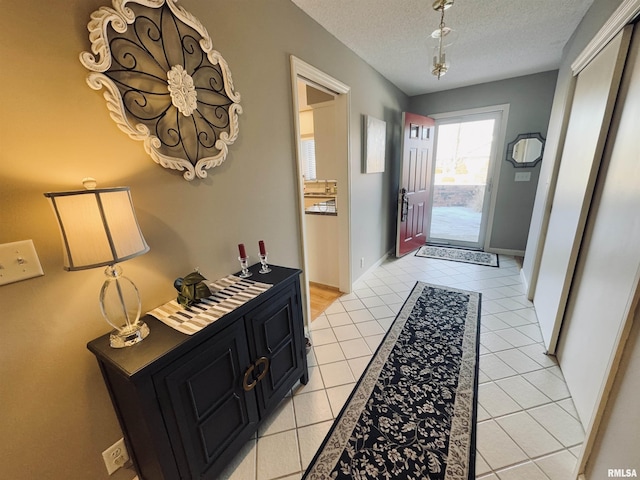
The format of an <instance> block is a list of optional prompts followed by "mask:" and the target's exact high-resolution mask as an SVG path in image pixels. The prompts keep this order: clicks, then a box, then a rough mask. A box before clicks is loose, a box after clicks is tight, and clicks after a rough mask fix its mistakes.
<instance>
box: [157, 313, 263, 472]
mask: <svg viewBox="0 0 640 480" xmlns="http://www.w3.org/2000/svg"><path fill="white" fill-rule="evenodd" d="M176 363H177V364H178V366H177V367H170V368H169V369H166V370H164V371H162V374H161V375H157V376H156V378H157V380H156V384H157V389H158V391H159V395H158V396H159V398H160V401H161V403H163V415H164V417H165V421H166V423H167V427H168V428H169V430H170V438H171V442H172V444H173V445H174V452H176V457H177V458H180V457H181V456H182V452H187V453H185V454H184V458H183V461H184V463H186V465H187V466H188V472H189V474H188V477H189V478H191V477H193V478H208V477H207V476H204V477H203V476H202V474H203V473H204V472H205V471H208V470H209V469H210V468H212V467H214V466H215V465H214V464H215V463H216V462H217V461H218V460H219V459H220V457H221V456H224V455H223V454H224V452H225V450H227V449H229V447H230V446H232V445H235V444H242V443H243V442H244V441H246V438H247V437H248V436H249V435H250V433H251V432H252V431H253V429H254V427H255V423H256V422H257V421H258V414H257V404H256V400H255V395H253V394H252V393H249V394H246V393H245V392H244V391H243V389H242V380H243V375H244V371H245V369H246V368H247V366H248V365H249V364H250V359H249V352H248V348H247V344H246V332H245V329H244V325H243V324H242V322H237V323H236V324H234V325H232V326H230V327H228V328H227V329H225V330H224V331H223V332H222V333H220V334H219V335H218V336H217V337H216V338H215V340H214V341H213V342H208V343H207V344H206V345H203V346H201V347H199V348H196V349H195V350H194V351H193V352H191V353H190V354H187V355H185V356H184V357H183V359H182V360H181V361H179V362H176ZM231 450H233V451H237V450H236V448H235V446H234V448H233V449H231ZM179 463H180V462H179ZM185 470H187V469H186V468H185V467H183V468H182V469H181V471H183V472H184V473H186V472H185ZM214 470H215V468H214ZM184 473H183V474H184Z"/></svg>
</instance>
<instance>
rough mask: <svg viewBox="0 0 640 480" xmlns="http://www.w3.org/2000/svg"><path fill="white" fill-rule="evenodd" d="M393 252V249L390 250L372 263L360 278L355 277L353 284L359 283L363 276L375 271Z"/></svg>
mask: <svg viewBox="0 0 640 480" xmlns="http://www.w3.org/2000/svg"><path fill="white" fill-rule="evenodd" d="M392 252H393V249H391V250H389V251H388V252H387V253H385V254H384V255H383V256H382V257H380V258H379V259H378V261H376V262H375V263H374V264H373V265H371V266H370V267H369V268H367V269H366V270H365V271H364V272H363V273H362V274H361V275H360V276H359V277H358V278H356V279H355V281H354V282H353V285H355V284H356V283H358V282H359V281H360V279H361V278H364V277H366V276H367V275H368V274H369V273H371V272H373V271H374V270H375V269H376V268H378V267H379V266H380V265H382V264H383V263H384V262H385V260H387V258H389V256H390V255H391V254H392Z"/></svg>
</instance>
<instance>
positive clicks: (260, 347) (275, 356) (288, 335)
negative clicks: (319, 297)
mask: <svg viewBox="0 0 640 480" xmlns="http://www.w3.org/2000/svg"><path fill="white" fill-rule="evenodd" d="M297 301H298V300H297V295H296V290H295V289H294V288H290V289H289V291H288V292H286V293H283V294H282V295H281V296H279V298H277V299H275V300H274V301H273V303H271V304H270V305H269V306H268V307H267V308H264V309H259V310H256V311H253V312H250V313H249V314H248V315H247V316H246V322H247V328H248V330H249V331H252V332H253V343H254V349H255V357H256V358H259V357H267V358H268V359H269V371H268V372H267V374H266V376H265V377H264V378H263V379H262V380H261V381H260V382H259V383H258V385H257V388H256V390H257V392H258V399H259V402H260V410H261V411H265V410H268V409H270V408H272V407H273V406H274V405H275V404H276V403H278V402H279V401H280V399H281V398H282V397H283V395H284V393H283V392H285V391H286V390H288V389H289V388H291V387H292V386H293V384H294V383H295V382H296V380H297V379H299V378H301V376H302V375H303V373H304V371H305V370H306V364H305V361H304V360H305V358H304V353H303V351H302V350H303V349H304V340H303V338H302V337H303V334H302V319H301V317H300V315H299V308H296V304H297ZM296 346H297V347H296Z"/></svg>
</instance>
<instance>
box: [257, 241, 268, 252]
mask: <svg viewBox="0 0 640 480" xmlns="http://www.w3.org/2000/svg"><path fill="white" fill-rule="evenodd" d="M258 247H259V248H260V255H266V254H267V250H266V249H265V248H264V242H263V241H262V240H260V241H259V242H258Z"/></svg>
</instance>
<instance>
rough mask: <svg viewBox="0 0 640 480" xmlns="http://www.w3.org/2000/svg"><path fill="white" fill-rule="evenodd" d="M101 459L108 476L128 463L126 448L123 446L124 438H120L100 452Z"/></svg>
mask: <svg viewBox="0 0 640 480" xmlns="http://www.w3.org/2000/svg"><path fill="white" fill-rule="evenodd" d="M102 458H103V459H104V464H105V466H106V467H107V473H108V474H109V475H111V474H112V473H113V472H115V471H116V470H118V469H119V468H120V467H122V466H123V465H124V464H125V463H127V462H128V461H129V452H127V447H126V446H125V444H124V438H121V439H120V440H118V441H117V442H116V443H114V444H113V445H111V446H110V447H109V448H107V449H106V450H105V451H104V452H102Z"/></svg>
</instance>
